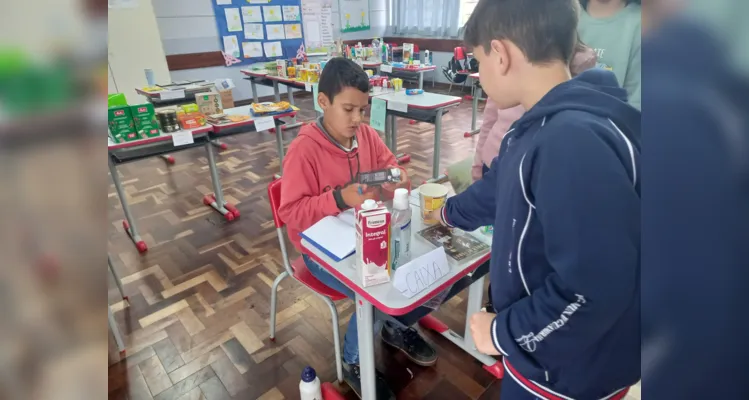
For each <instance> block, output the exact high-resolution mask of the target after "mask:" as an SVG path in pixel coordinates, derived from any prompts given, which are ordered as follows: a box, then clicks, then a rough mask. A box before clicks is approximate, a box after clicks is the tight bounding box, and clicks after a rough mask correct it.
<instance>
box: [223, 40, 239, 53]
mask: <svg viewBox="0 0 749 400" xmlns="http://www.w3.org/2000/svg"><path fill="white" fill-rule="evenodd" d="M224 53H226V54H229V55H232V56H234V57H237V58H239V55H240V54H239V42H237V35H229V36H224Z"/></svg>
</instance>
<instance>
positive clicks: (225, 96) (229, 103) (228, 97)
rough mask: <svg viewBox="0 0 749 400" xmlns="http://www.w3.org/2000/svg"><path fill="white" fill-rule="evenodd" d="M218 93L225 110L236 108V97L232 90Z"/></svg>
mask: <svg viewBox="0 0 749 400" xmlns="http://www.w3.org/2000/svg"><path fill="white" fill-rule="evenodd" d="M218 93H219V95H220V96H221V106H222V107H223V108H224V110H226V109H228V108H234V96H233V95H232V93H231V89H229V90H219V92H218Z"/></svg>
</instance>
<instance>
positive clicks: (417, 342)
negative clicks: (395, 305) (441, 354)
mask: <svg viewBox="0 0 749 400" xmlns="http://www.w3.org/2000/svg"><path fill="white" fill-rule="evenodd" d="M380 336H382V341H383V342H385V344H387V345H389V346H392V347H394V348H396V349H398V350H400V351H402V352H403V353H404V354H405V355H406V356H407V357H408V358H409V359H411V361H413V362H414V363H416V364H418V365H421V366H422V367H431V366H432V365H434V364H435V363H436V362H437V351H436V350H435V349H434V347H432V345H431V344H429V343H427V341H426V340H424V338H422V337H421V335H419V332H418V331H416V329H414V328H408V329H402V328H398V327H396V326H394V325H392V324H390V323H389V322H385V323H384V324H383V325H382V330H381V332H380Z"/></svg>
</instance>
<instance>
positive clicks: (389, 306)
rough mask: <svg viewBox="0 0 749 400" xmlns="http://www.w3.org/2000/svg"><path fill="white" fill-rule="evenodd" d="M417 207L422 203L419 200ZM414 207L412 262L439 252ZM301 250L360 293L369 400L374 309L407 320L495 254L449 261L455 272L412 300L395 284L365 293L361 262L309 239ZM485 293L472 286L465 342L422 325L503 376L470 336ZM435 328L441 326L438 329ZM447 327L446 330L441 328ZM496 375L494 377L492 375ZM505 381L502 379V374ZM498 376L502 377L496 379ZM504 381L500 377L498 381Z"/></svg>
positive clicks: (478, 284) (480, 283)
mask: <svg viewBox="0 0 749 400" xmlns="http://www.w3.org/2000/svg"><path fill="white" fill-rule="evenodd" d="M416 202H417V203H418V199H417V200H416ZM411 203H412V217H411V224H412V228H411V254H412V259H416V258H417V257H420V256H422V255H424V254H426V253H428V252H429V251H431V250H434V249H435V248H436V247H435V246H434V245H432V244H431V243H429V242H428V241H427V240H426V239H424V238H422V237H421V236H419V235H418V232H419V231H421V230H422V229H424V228H425V227H426V226H425V225H424V224H423V223H422V221H421V211H420V209H419V207H418V205H416V206H414V205H413V203H414V201H411ZM479 235H481V234H480V233H474V234H473V236H475V237H476V238H477V239H480V240H482V241H483V242H485V243H488V244H489V245H490V246H491V238H489V237H484V238H480V237H479ZM302 247H303V248H304V253H305V254H307V255H308V256H310V257H311V258H312V259H313V260H315V262H317V263H318V264H320V265H321V266H322V267H323V268H324V269H325V270H326V271H327V272H328V273H330V274H331V275H333V276H334V277H335V278H336V279H338V280H339V281H341V283H343V284H344V285H346V286H347V287H348V288H349V289H351V290H352V291H354V293H356V299H355V301H356V302H355V306H356V317H357V318H358V319H359V320H358V324H359V327H360V329H358V340H359V368H360V371H361V384H362V399H363V400H370V399H375V398H376V392H375V360H374V332H373V331H372V329H369V328H367V327H371V326H373V324H374V308H373V307H377V309H379V310H380V311H382V312H383V313H385V314H388V315H393V316H400V315H404V314H407V313H409V312H411V311H413V310H415V309H417V308H418V307H420V306H422V305H423V304H425V303H426V302H427V301H429V300H430V299H432V298H434V297H435V296H436V295H438V294H440V293H441V292H442V291H443V290H446V289H449V288H450V287H451V286H452V285H453V284H454V283H455V282H457V281H458V280H460V279H461V278H463V277H465V276H467V275H468V274H470V273H471V272H473V271H474V270H475V269H476V268H478V267H479V266H480V265H481V264H483V263H485V262H486V261H488V260H489V257H490V252H489V250H487V251H485V252H484V253H482V254H479V255H476V256H473V257H469V258H467V259H465V260H461V261H456V260H453V259H452V258H450V257H448V264H449V266H450V272H449V273H448V274H447V275H445V276H444V277H442V278H441V279H439V280H438V281H436V282H435V283H433V284H432V285H431V286H429V287H428V288H427V289H425V290H423V291H422V292H421V293H419V294H417V295H416V296H414V297H412V298H410V299H409V298H407V297H406V296H404V295H403V294H401V293H400V292H399V291H398V290H397V289H396V288H395V287H393V284H392V280H391V281H390V282H389V283H383V284H380V285H376V286H369V287H362V286H361V285H360V280H359V279H358V274H357V271H356V268H355V266H356V261H355V260H356V256H355V255H354V256H350V257H348V258H345V259H344V260H342V261H340V262H336V261H334V260H333V259H331V258H330V257H328V256H326V255H325V253H323V252H322V251H320V250H318V249H317V248H316V247H315V246H313V245H311V244H310V243H309V242H307V241H306V240H305V239H302ZM483 290H484V278H483V277H481V278H478V279H477V280H475V281H474V282H473V284H472V285H471V286H469V289H468V306H467V314H466V331H465V335H464V337H460V335H458V334H456V333H455V332H452V331H449V330H446V329H442V328H441V327H440V326H439V324H441V322H439V321H437V320H436V318H434V317H431V316H427V317H425V318H423V320H427V321H428V322H427V323H422V326H425V327H428V328H430V329H435V330H437V331H438V332H440V333H442V334H443V336H445V337H446V338H448V339H449V340H451V341H452V342H453V343H456V344H458V345H459V346H460V347H461V348H462V349H463V350H465V351H467V352H468V353H469V354H471V355H472V356H474V357H475V358H477V359H478V360H479V361H481V362H482V363H483V364H484V365H485V366H486V369H487V370H489V371H490V372H492V371H491V369H492V368H493V369H495V370H497V368H499V369H498V371H502V369H501V363H499V362H498V361H497V360H496V359H494V358H493V357H489V356H487V355H484V354H480V353H478V351H476V350H475V349H474V346H473V338H472V337H471V334H470V329H469V321H470V317H471V315H473V314H475V313H477V312H479V311H480V309H481V301H482V296H483ZM435 322H436V324H435ZM441 325H444V324H441ZM492 373H494V372H492ZM500 375H501V374H500ZM495 376H498V375H496V374H495ZM498 377H499V376H498Z"/></svg>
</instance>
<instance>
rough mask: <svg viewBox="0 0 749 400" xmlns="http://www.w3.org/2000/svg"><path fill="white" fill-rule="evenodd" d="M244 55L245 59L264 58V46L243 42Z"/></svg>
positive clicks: (258, 43)
mask: <svg viewBox="0 0 749 400" xmlns="http://www.w3.org/2000/svg"><path fill="white" fill-rule="evenodd" d="M242 53H244V58H256V57H262V56H263V44H262V43H260V42H243V43H242Z"/></svg>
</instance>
